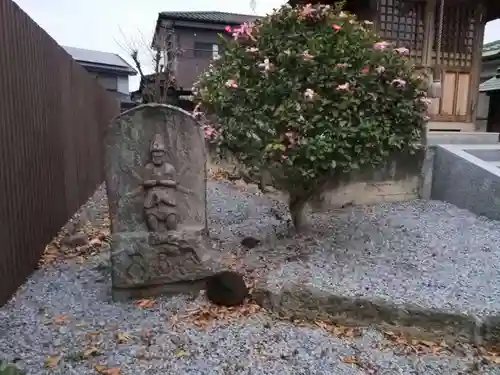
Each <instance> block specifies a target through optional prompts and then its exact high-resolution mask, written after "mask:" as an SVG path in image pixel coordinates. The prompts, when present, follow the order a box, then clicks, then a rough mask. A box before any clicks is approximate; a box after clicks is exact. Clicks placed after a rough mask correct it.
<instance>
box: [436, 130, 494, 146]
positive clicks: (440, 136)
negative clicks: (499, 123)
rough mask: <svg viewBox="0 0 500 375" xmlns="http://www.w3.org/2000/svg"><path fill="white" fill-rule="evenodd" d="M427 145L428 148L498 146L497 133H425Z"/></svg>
mask: <svg viewBox="0 0 500 375" xmlns="http://www.w3.org/2000/svg"><path fill="white" fill-rule="evenodd" d="M427 144H428V145H429V146H435V145H438V144H470V145H476V144H483V145H498V144H499V133H487V132H433V131H430V132H428V133H427Z"/></svg>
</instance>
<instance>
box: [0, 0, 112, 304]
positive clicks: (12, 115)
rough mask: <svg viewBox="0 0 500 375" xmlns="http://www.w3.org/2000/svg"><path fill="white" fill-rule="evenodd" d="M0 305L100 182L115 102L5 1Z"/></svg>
mask: <svg viewBox="0 0 500 375" xmlns="http://www.w3.org/2000/svg"><path fill="white" fill-rule="evenodd" d="M0 45H1V46H2V51H1V53H0V305H2V304H3V303H5V302H6V301H7V300H8V299H9V298H10V296H11V295H12V293H14V292H15V290H16V289H17V288H18V286H19V285H20V284H22V283H23V282H24V280H25V279H26V277H28V276H29V275H30V274H31V272H33V270H34V269H35V267H36V265H37V262H38V260H39V258H40V255H41V253H42V251H43V249H44V247H45V245H46V244H47V243H48V242H49V241H50V240H51V239H52V238H53V237H54V236H55V235H56V234H57V232H58V230H59V229H60V228H61V226H63V225H64V224H65V223H66V221H67V220H68V219H69V218H70V217H71V216H72V215H73V214H74V213H75V211H76V210H77V209H78V208H79V207H80V206H81V205H82V204H83V203H85V201H86V200H87V199H88V198H89V197H90V196H91V195H92V193H93V192H94V190H95V189H96V187H97V186H98V185H99V184H100V183H101V182H102V181H103V176H104V171H103V165H104V158H103V146H102V137H103V134H104V131H105V128H106V126H107V125H108V123H109V121H110V120H111V119H112V118H113V117H114V116H116V115H117V114H118V113H119V108H120V106H119V102H118V101H117V100H116V99H115V98H114V97H113V96H112V95H111V94H110V93H108V92H106V91H105V90H104V89H103V88H101V87H100V86H99V84H98V83H97V81H96V80H95V79H93V78H92V77H91V76H90V75H89V74H87V72H86V71H85V70H84V69H83V68H82V67H81V66H80V65H78V64H77V63H76V62H75V61H73V59H72V58H71V57H70V56H69V55H68V54H67V53H66V52H65V51H64V50H63V49H62V48H61V47H60V46H59V45H58V44H57V43H56V42H55V41H54V40H53V39H52V38H51V37H50V36H49V35H48V34H47V33H46V32H45V31H44V30H42V29H41V28H40V27H39V26H38V25H37V24H36V23H35V22H34V21H33V20H32V19H30V18H29V17H28V15H26V14H25V13H24V12H23V11H22V10H21V9H20V8H19V7H18V6H17V5H16V4H15V3H14V2H12V1H11V0H0Z"/></svg>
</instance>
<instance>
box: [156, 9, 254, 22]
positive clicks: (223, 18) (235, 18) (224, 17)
mask: <svg viewBox="0 0 500 375" xmlns="http://www.w3.org/2000/svg"><path fill="white" fill-rule="evenodd" d="M158 18H159V19H163V20H171V21H191V22H201V23H216V24H222V25H239V24H242V23H243V22H245V21H249V20H254V19H258V18H261V17H260V16H257V15H255V14H240V13H228V12H217V11H203V12H183V11H180V12H160V13H159V14H158Z"/></svg>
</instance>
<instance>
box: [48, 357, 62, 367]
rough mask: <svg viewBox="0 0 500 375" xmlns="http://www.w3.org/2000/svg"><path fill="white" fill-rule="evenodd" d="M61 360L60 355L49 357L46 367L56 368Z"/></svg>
mask: <svg viewBox="0 0 500 375" xmlns="http://www.w3.org/2000/svg"><path fill="white" fill-rule="evenodd" d="M60 360H61V355H60V354H55V355H49V356H48V357H47V358H45V367H46V368H55V367H57V365H58V364H59V361H60Z"/></svg>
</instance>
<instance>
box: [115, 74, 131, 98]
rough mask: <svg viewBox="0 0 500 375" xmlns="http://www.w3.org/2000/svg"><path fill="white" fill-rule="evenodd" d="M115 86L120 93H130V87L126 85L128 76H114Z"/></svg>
mask: <svg viewBox="0 0 500 375" xmlns="http://www.w3.org/2000/svg"><path fill="white" fill-rule="evenodd" d="M116 87H117V91H118V92H121V93H122V94H127V95H128V94H130V91H129V90H130V89H129V86H128V76H127V77H116Z"/></svg>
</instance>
